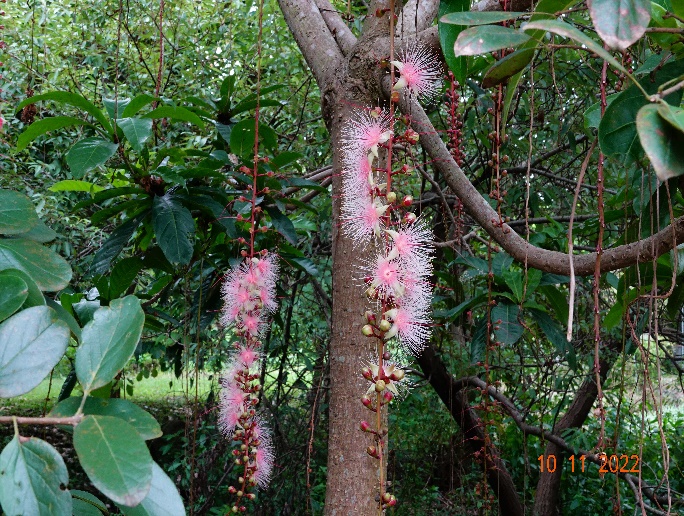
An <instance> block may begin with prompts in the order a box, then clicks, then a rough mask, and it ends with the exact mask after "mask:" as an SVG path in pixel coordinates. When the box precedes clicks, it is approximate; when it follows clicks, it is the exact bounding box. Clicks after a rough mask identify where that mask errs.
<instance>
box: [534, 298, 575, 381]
mask: <svg viewBox="0 0 684 516" xmlns="http://www.w3.org/2000/svg"><path fill="white" fill-rule="evenodd" d="M530 314H531V315H532V317H533V318H534V320H535V321H537V324H538V325H539V327H540V328H541V330H542V331H543V332H544V335H546V338H548V339H549V342H551V344H553V346H554V347H555V348H556V351H557V352H558V354H559V355H560V356H561V357H563V358H566V359H567V360H568V364H569V365H570V367H571V368H573V369H577V359H576V357H575V349H574V348H573V347H572V345H571V344H570V343H569V342H568V339H567V338H566V336H565V334H564V333H563V330H562V329H561V327H560V326H559V325H558V323H556V321H554V320H553V319H552V318H551V317H550V316H549V314H547V313H546V312H542V311H541V310H536V309H531V310H530Z"/></svg>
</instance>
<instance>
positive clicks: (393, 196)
mask: <svg viewBox="0 0 684 516" xmlns="http://www.w3.org/2000/svg"><path fill="white" fill-rule="evenodd" d="M396 200H397V194H396V193H395V192H387V202H388V203H390V204H392V203H393V202H396Z"/></svg>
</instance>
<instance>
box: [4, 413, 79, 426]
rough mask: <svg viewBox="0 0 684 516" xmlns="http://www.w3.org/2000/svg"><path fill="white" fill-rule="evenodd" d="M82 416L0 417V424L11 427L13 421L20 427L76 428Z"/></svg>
mask: <svg viewBox="0 0 684 516" xmlns="http://www.w3.org/2000/svg"><path fill="white" fill-rule="evenodd" d="M83 417H84V416H83V414H79V415H76V416H70V417H22V416H0V424H2V425H12V424H14V421H16V422H17V424H20V425H69V426H76V425H78V424H79V423H80V422H81V421H82V420H83Z"/></svg>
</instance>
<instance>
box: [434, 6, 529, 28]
mask: <svg viewBox="0 0 684 516" xmlns="http://www.w3.org/2000/svg"><path fill="white" fill-rule="evenodd" d="M468 7H469V6H468ZM525 14H527V13H523V12H513V11H506V12H504V11H466V10H464V11H462V12H451V13H449V14H447V15H444V16H441V17H440V19H439V21H440V22H442V23H451V24H454V25H488V24H491V23H500V22H503V21H506V20H515V19H516V18H520V17H521V16H524V15H525Z"/></svg>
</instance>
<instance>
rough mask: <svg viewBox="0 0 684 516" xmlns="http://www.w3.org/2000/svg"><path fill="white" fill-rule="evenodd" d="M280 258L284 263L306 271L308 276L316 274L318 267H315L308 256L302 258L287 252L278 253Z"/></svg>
mask: <svg viewBox="0 0 684 516" xmlns="http://www.w3.org/2000/svg"><path fill="white" fill-rule="evenodd" d="M280 258H281V259H282V260H283V261H284V262H285V263H287V264H289V265H292V266H293V267H295V268H297V269H299V270H301V271H304V272H306V273H307V274H309V275H310V276H318V269H317V268H316V265H315V264H314V262H312V261H311V260H310V259H309V258H302V257H299V256H294V255H291V254H288V253H282V254H280Z"/></svg>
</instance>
